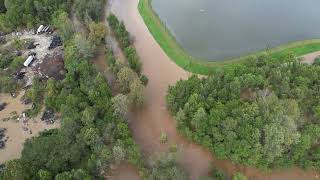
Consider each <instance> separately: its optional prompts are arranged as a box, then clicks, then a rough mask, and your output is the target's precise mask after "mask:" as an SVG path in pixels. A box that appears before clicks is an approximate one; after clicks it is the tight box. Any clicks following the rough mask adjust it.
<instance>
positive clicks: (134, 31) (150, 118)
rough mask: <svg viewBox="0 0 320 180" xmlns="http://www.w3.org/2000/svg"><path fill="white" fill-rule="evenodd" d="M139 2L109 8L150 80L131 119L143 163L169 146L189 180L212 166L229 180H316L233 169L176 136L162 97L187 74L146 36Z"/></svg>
mask: <svg viewBox="0 0 320 180" xmlns="http://www.w3.org/2000/svg"><path fill="white" fill-rule="evenodd" d="M138 1H139V0H110V3H109V5H111V10H112V11H113V12H114V13H115V14H116V15H117V16H118V17H119V18H120V19H121V20H123V21H124V23H125V25H126V26H127V29H128V31H129V32H130V34H131V35H133V37H134V39H135V42H134V45H135V47H136V49H137V52H138V54H139V56H140V58H141V61H142V63H143V73H144V74H145V75H147V76H148V78H149V84H148V86H147V88H146V91H145V96H146V103H145V106H144V107H143V108H141V110H137V111H135V112H133V113H132V115H131V119H130V128H131V130H132V132H133V136H134V139H135V142H136V143H137V144H138V145H139V147H140V148H141V150H142V153H143V155H144V157H145V159H148V158H149V157H150V156H152V155H154V154H155V153H159V152H165V151H167V150H168V148H169V147H170V145H171V144H177V145H178V147H180V148H179V149H180V153H179V158H178V162H179V164H180V165H181V166H182V167H183V168H184V169H185V170H186V171H187V172H188V173H189V175H190V178H191V179H198V178H199V177H201V176H205V175H208V174H209V171H210V165H211V163H213V164H214V165H215V166H217V167H218V168H221V169H222V170H224V171H226V172H227V173H228V175H229V176H231V175H232V174H233V173H234V172H236V171H241V172H243V173H244V174H245V175H246V176H248V177H249V178H250V179H279V180H285V179H290V180H291V179H292V180H295V179H316V175H317V174H316V172H305V171H303V170H300V169H298V168H293V169H291V170H285V171H273V172H272V173H270V174H267V173H263V172H261V171H259V170H257V169H255V168H250V167H244V166H239V165H234V164H233V163H232V162H231V161H226V160H225V161H221V160H216V159H215V158H214V157H213V155H212V154H211V153H210V152H209V151H207V150H206V149H204V148H202V147H201V146H199V145H196V144H194V143H192V142H190V141H188V140H187V139H185V138H184V137H182V136H180V135H179V134H178V132H177V131H176V128H175V122H174V120H173V118H172V117H171V115H170V114H169V112H168V111H167V109H166V103H165V95H166V91H167V88H168V86H169V85H174V84H175V83H176V82H177V81H178V80H180V79H186V78H188V76H189V74H188V73H187V72H185V71H184V70H183V69H181V68H180V67H178V66H177V65H176V64H174V63H173V62H172V61H171V60H170V59H169V58H168V56H167V55H166V54H165V53H164V52H163V51H162V49H161V47H160V46H159V45H158V44H157V43H156V41H155V40H154V38H153V37H152V35H151V34H150V33H149V31H148V29H147V27H146V26H145V24H144V22H143V20H142V18H141V16H140V14H139V12H138V9H137V5H138ZM162 132H164V133H166V134H167V135H168V143H166V144H162V143H160V141H159V138H160V134H161V133H162ZM126 170H127V169H125V168H124V169H123V172H121V173H122V174H126V173H128V172H126ZM124 179H125V178H124Z"/></svg>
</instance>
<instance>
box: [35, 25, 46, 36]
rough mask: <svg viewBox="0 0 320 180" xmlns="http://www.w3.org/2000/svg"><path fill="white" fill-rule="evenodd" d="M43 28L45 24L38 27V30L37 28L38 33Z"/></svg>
mask: <svg viewBox="0 0 320 180" xmlns="http://www.w3.org/2000/svg"><path fill="white" fill-rule="evenodd" d="M43 28H44V26H43V25H41V26H39V28H38V30H37V34H39V33H41V32H42V30H43Z"/></svg>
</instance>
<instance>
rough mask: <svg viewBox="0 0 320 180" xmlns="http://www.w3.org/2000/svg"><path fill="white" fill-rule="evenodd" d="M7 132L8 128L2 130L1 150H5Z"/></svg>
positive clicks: (0, 134) (0, 138)
mask: <svg viewBox="0 0 320 180" xmlns="http://www.w3.org/2000/svg"><path fill="white" fill-rule="evenodd" d="M6 131H7V129H6V128H0V149H3V148H4V147H5V142H6V141H7V139H5V136H6V135H5V132H6Z"/></svg>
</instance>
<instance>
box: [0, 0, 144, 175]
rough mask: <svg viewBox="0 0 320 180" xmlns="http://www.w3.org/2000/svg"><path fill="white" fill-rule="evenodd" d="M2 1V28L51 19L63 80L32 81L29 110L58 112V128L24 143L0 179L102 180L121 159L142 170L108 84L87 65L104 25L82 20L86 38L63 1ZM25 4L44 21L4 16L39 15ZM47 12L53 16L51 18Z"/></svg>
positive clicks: (89, 64) (100, 38)
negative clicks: (39, 108)
mask: <svg viewBox="0 0 320 180" xmlns="http://www.w3.org/2000/svg"><path fill="white" fill-rule="evenodd" d="M4 2H5V7H6V10H5V11H4V12H6V13H5V14H2V18H4V17H7V18H8V19H7V21H5V25H10V27H16V26H22V27H23V26H28V24H24V23H26V22H28V23H31V24H35V23H38V22H41V21H50V22H52V23H53V24H54V25H55V27H56V28H58V29H59V32H60V35H61V36H62V38H63V41H64V63H65V69H66V74H65V79H64V80H62V81H56V80H53V79H49V80H48V81H43V80H39V79H35V80H34V85H33V86H32V87H31V88H30V89H28V90H27V94H26V96H27V97H28V98H30V99H31V100H32V101H33V103H34V106H33V107H37V104H43V105H45V108H47V109H51V110H54V111H55V112H58V113H59V114H60V117H61V128H59V129H53V130H49V131H44V132H42V133H40V135H39V136H36V137H33V138H31V139H28V140H27V141H26V142H25V144H24V148H23V151H22V156H21V158H20V159H17V160H12V161H9V162H7V163H6V164H5V169H4V171H3V172H2V173H1V174H0V179H8V180H9V179H17V180H23V179H41V180H45V179H57V180H60V179H61V180H68V179H70V180H71V179H100V178H101V179H103V178H104V177H103V176H104V173H105V172H108V171H110V170H111V168H114V167H116V166H117V165H118V164H119V163H120V162H122V161H124V160H125V161H127V162H129V163H131V164H133V165H134V166H136V167H137V168H138V169H140V170H142V171H143V170H144V164H143V161H142V158H141V154H140V152H139V149H138V147H137V146H136V144H135V143H134V141H133V138H132V135H131V132H130V131H129V128H128V124H127V121H125V120H124V119H123V118H122V117H121V115H120V114H118V113H116V109H115V108H114V107H115V106H114V100H113V99H114V98H113V95H112V93H111V90H110V87H109V86H108V84H107V80H106V78H105V77H104V76H103V75H102V74H100V73H97V71H96V68H95V67H94V66H93V64H92V63H91V60H92V58H93V57H94V54H95V50H96V47H98V46H99V45H100V43H101V42H102V40H103V39H104V35H105V30H104V29H103V28H105V26H102V25H101V24H100V23H95V22H87V23H86V26H87V29H88V31H89V32H88V33H87V34H84V33H75V30H74V29H73V25H72V23H71V21H70V19H69V18H68V17H69V15H68V13H66V11H65V10H66V8H67V7H70V5H68V1H61V2H60V1H39V0H38V1H32V0H27V1H16V0H13V1H11V0H10V1H8V2H7V1H4ZM42 2H43V3H49V4H41V3H42ZM8 3H9V4H8ZM28 3H30V7H32V8H36V7H37V5H39V6H40V7H42V8H44V9H46V10H47V11H44V12H46V13H49V14H46V15H47V16H46V17H45V16H44V15H42V16H41V17H43V18H44V19H37V18H33V20H29V19H28V18H29V17H23V18H26V19H20V18H21V17H17V19H10V18H9V16H10V14H11V15H12V13H13V12H16V11H18V10H19V11H20V10H21V9H22V10H21V11H22V12H20V13H19V16H20V15H21V16H23V15H24V14H25V15H28V14H32V13H37V14H40V13H44V12H43V11H38V10H37V11H35V10H34V9H31V10H30V9H29V8H28V6H27V5H28ZM23 4H26V6H23ZM89 4H90V3H89ZM0 7H1V6H0ZM29 11H30V12H29ZM31 12H32V13H31ZM50 14H53V15H54V17H52V18H51V16H50ZM49 17H50V18H49ZM46 18H48V19H46ZM91 18H92V19H94V17H91ZM18 19H19V20H18ZM20 20H21V21H20ZM102 27H103V28H102ZM1 62H3V59H1ZM16 62H19V64H18V65H19V66H20V65H21V60H20V59H15V58H13V59H12V58H11V59H10V62H9V63H7V64H4V65H3V66H5V67H12V68H14V69H16V68H17V67H16V65H15V64H17V63H16ZM8 78H9V77H8ZM3 91H4V90H3Z"/></svg>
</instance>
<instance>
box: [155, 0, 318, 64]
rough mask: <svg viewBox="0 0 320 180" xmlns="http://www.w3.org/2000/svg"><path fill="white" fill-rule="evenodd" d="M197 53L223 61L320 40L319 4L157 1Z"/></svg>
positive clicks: (191, 50)
mask: <svg viewBox="0 0 320 180" xmlns="http://www.w3.org/2000/svg"><path fill="white" fill-rule="evenodd" d="M152 6H153V9H154V10H155V11H156V12H157V14H158V15H159V16H160V18H161V20H162V21H163V22H164V23H165V24H166V26H167V27H168V28H169V30H170V31H171V32H172V34H173V35H174V36H175V37H176V39H177V41H178V42H179V44H180V45H181V46H182V47H183V48H184V49H185V50H186V51H187V52H188V53H189V54H191V55H193V56H195V57H199V58H204V59H213V60H223V59H225V58H231V57H238V56H241V55H245V54H248V53H252V52H255V51H259V50H262V49H266V48H270V47H274V46H278V45H282V44H286V43H289V42H292V41H300V40H306V39H314V38H320V31H319V28H320V16H319V15H318V14H319V13H318V12H319V10H318V7H319V6H320V1H319V0H303V1H301V0H152Z"/></svg>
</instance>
